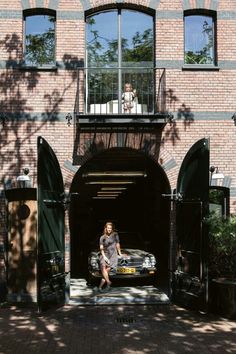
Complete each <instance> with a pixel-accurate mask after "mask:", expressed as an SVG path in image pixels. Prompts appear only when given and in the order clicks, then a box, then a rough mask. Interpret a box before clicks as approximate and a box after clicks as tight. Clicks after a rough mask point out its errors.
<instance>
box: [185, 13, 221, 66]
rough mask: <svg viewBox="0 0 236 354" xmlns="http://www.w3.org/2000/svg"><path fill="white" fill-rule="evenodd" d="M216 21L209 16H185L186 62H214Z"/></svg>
mask: <svg viewBox="0 0 236 354" xmlns="http://www.w3.org/2000/svg"><path fill="white" fill-rule="evenodd" d="M213 25H214V22H213V19H212V17H209V16H196V15H195V16H186V17H185V63H186V64H213V63H214V28H213Z"/></svg>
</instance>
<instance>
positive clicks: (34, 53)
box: [25, 17, 55, 66]
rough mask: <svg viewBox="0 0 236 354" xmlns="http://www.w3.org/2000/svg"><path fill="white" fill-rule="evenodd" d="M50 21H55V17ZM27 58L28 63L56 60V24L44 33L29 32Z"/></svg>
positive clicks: (49, 62) (44, 62)
mask: <svg viewBox="0 0 236 354" xmlns="http://www.w3.org/2000/svg"><path fill="white" fill-rule="evenodd" d="M49 22H51V23H53V24H54V22H55V18H54V17H50V18H49ZM25 49H26V53H25V60H26V63H27V64H32V65H40V66H41V65H45V64H53V63H54V61H55V30H54V25H53V26H52V27H50V28H49V29H48V30H47V31H45V32H44V33H42V34H28V35H27V36H26V48H25Z"/></svg>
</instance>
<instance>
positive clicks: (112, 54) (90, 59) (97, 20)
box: [86, 11, 118, 67]
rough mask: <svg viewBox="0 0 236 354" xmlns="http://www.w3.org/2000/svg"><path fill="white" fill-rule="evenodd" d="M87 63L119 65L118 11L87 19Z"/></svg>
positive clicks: (92, 64)
mask: <svg viewBox="0 0 236 354" xmlns="http://www.w3.org/2000/svg"><path fill="white" fill-rule="evenodd" d="M86 23H87V26H86V37H87V38H86V39H87V65H88V66H90V67H91V66H103V67H104V66H114V65H115V66H117V61H118V34H117V28H118V17H117V11H108V12H103V13H99V14H97V15H94V16H90V17H88V18H87V20H86Z"/></svg>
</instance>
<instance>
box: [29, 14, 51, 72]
mask: <svg viewBox="0 0 236 354" xmlns="http://www.w3.org/2000/svg"><path fill="white" fill-rule="evenodd" d="M40 15H42V16H45V15H46V16H52V17H54V18H55V26H54V61H53V63H52V64H43V65H36V64H35V65H34V64H27V62H26V60H25V56H26V18H27V17H30V16H40ZM56 26H57V13H56V11H55V10H51V9H45V8H34V9H27V10H24V11H23V68H24V67H25V68H32V69H34V68H36V69H37V68H39V69H55V68H56V38H57V36H56V31H57V29H56Z"/></svg>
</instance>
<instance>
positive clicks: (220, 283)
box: [208, 213, 236, 318]
mask: <svg viewBox="0 0 236 354" xmlns="http://www.w3.org/2000/svg"><path fill="white" fill-rule="evenodd" d="M208 225H209V279H210V293H209V294H210V296H209V300H210V309H211V310H213V311H214V312H217V313H218V314H221V315H224V316H226V317H230V318H236V216H235V215H234V216H230V217H228V218H226V219H224V218H222V217H221V216H219V215H217V214H216V213H212V214H210V216H209V218H208Z"/></svg>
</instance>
